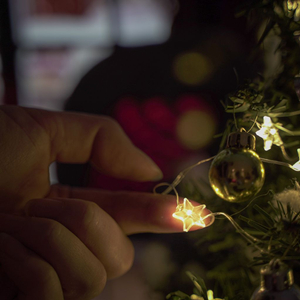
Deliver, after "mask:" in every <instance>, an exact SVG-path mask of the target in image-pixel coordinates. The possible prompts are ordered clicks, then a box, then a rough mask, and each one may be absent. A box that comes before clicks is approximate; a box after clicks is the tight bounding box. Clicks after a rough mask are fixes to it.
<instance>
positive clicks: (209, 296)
mask: <svg viewBox="0 0 300 300" xmlns="http://www.w3.org/2000/svg"><path fill="white" fill-rule="evenodd" d="M207 299H208V300H214V293H213V291H211V290H208V291H207Z"/></svg>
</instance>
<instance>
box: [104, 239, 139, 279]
mask: <svg viewBox="0 0 300 300" xmlns="http://www.w3.org/2000/svg"><path fill="white" fill-rule="evenodd" d="M133 261H134V247H133V244H132V243H131V242H130V240H129V239H128V243H127V245H126V246H125V247H124V248H123V249H121V250H120V248H118V249H116V255H115V258H114V260H113V262H112V263H111V265H110V266H109V267H107V276H108V278H109V279H113V278H117V277H120V276H122V275H124V274H125V273H126V272H128V271H129V270H130V268H131V267H132V265H133Z"/></svg>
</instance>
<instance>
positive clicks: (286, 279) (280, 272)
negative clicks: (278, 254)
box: [250, 259, 300, 300]
mask: <svg viewBox="0 0 300 300" xmlns="http://www.w3.org/2000/svg"><path fill="white" fill-rule="evenodd" d="M260 274H261V285H260V287H258V288H257V289H256V291H255V292H254V294H253V295H252V297H251V299H250V300H270V299H272V300H300V290H299V288H298V287H297V286H296V285H295V284H294V278H293V271H292V270H291V269H289V268H288V266H287V265H285V264H284V263H282V262H281V261H280V260H279V259H274V260H272V261H271V262H270V263H269V264H268V265H266V266H264V267H263V268H262V269H261V270H260Z"/></svg>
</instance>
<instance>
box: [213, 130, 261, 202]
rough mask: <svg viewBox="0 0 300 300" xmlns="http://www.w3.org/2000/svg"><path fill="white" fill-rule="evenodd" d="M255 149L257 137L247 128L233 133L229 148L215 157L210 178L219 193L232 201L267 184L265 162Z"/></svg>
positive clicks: (244, 197) (248, 195) (252, 194)
mask: <svg viewBox="0 0 300 300" xmlns="http://www.w3.org/2000/svg"><path fill="white" fill-rule="evenodd" d="M254 150H255V137H254V136H253V135H252V134H250V133H247V132H235V133H231V134H230V135H229V136H228V139H227V146H226V149H224V150H223V151H221V152H220V153H219V154H218V155H217V156H216V157H215V158H214V160H213V161H212V163H211V166H210V170H209V181H210V184H211V186H212V188H213V190H214V191H215V193H216V194H217V195H218V196H219V197H221V198H223V199H224V200H226V201H229V202H243V201H246V200H249V199H250V198H251V197H253V196H254V195H255V194H257V193H258V192H259V191H260V189H261V188H262V186H263V184H264V179H265V170H264V166H263V164H262V162H261V160H260V158H259V156H258V155H257V153H256V152H255V151H254Z"/></svg>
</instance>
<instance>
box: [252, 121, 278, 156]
mask: <svg viewBox="0 0 300 300" xmlns="http://www.w3.org/2000/svg"><path fill="white" fill-rule="evenodd" d="M256 134H257V135H258V136H259V137H261V138H262V139H263V140H264V149H265V151H268V150H270V149H271V147H272V145H273V144H274V145H276V146H281V145H282V144H283V143H282V140H281V137H280V135H279V133H278V130H277V128H276V127H275V126H274V124H273V122H272V120H271V118H270V117H267V116H264V123H263V125H262V126H261V128H260V129H259V130H258V131H256Z"/></svg>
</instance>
